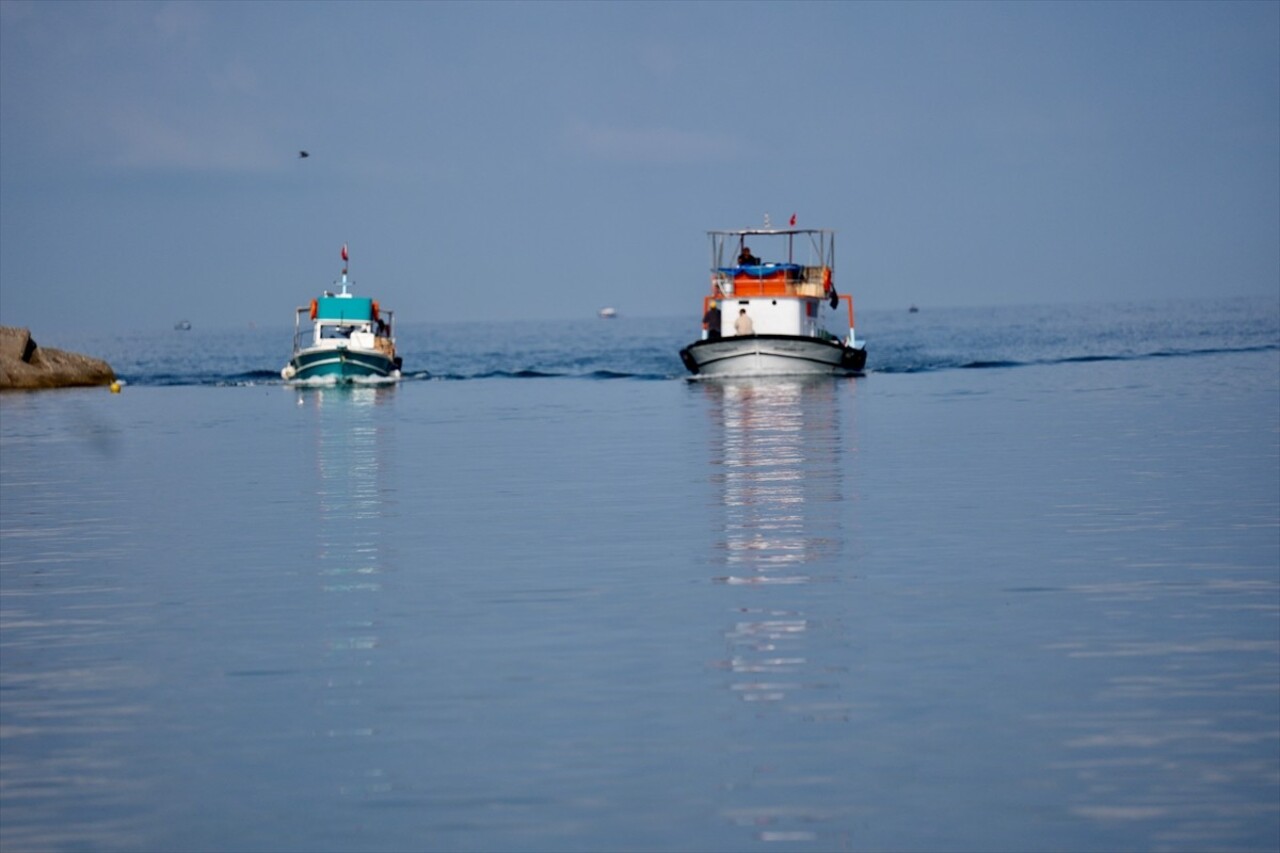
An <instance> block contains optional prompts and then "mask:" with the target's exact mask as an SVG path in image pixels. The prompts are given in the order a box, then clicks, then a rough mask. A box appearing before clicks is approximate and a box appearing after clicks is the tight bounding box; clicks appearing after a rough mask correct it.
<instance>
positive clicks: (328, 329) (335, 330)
mask: <svg viewBox="0 0 1280 853" xmlns="http://www.w3.org/2000/svg"><path fill="white" fill-rule="evenodd" d="M354 329H355V327H354V326H325V327H323V328H322V329H321V330H320V337H322V338H349V337H351V332H352V331H354Z"/></svg>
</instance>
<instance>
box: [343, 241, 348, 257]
mask: <svg viewBox="0 0 1280 853" xmlns="http://www.w3.org/2000/svg"><path fill="white" fill-rule="evenodd" d="M342 259H343V260H344V261H345V260H348V258H347V244H346V243H343V244H342Z"/></svg>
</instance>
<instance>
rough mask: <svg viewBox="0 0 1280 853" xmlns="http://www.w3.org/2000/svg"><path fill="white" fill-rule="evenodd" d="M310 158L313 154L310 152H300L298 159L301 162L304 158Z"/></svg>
mask: <svg viewBox="0 0 1280 853" xmlns="http://www.w3.org/2000/svg"><path fill="white" fill-rule="evenodd" d="M310 156H311V152H310V151H299V152H298V159H299V160H301V159H302V158H303V157H310Z"/></svg>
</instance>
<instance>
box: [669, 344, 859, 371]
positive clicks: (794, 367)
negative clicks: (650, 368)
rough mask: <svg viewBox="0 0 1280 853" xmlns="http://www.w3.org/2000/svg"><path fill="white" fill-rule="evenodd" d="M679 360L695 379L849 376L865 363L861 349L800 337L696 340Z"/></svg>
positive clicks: (682, 353)
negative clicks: (718, 377) (697, 377)
mask: <svg viewBox="0 0 1280 853" xmlns="http://www.w3.org/2000/svg"><path fill="white" fill-rule="evenodd" d="M680 360H681V361H683V362H684V366H685V367H686V368H687V369H688V370H689V372H690V373H692V374H694V375H696V376H699V377H717V376H853V375H857V374H860V373H862V370H863V368H864V367H865V366H866V363H867V351H866V349H865V348H862V347H858V348H854V347H850V346H846V345H845V344H842V343H840V342H839V341H834V340H823V339H821V338H810V337H803V336H800V335H739V336H735V337H728V338H713V339H708V340H705V341H696V342H694V343H692V344H690V345H689V346H687V347H685V348H684V349H682V350H680Z"/></svg>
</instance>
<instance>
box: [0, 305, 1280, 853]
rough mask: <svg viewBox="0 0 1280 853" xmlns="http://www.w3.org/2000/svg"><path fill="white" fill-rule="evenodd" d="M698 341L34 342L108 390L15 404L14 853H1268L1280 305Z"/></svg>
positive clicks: (6, 428) (580, 331)
mask: <svg viewBox="0 0 1280 853" xmlns="http://www.w3.org/2000/svg"><path fill="white" fill-rule="evenodd" d="M285 319H288V318H287V317H286V318H285ZM697 320H698V318H696V317H677V318H630V317H627V316H626V315H625V313H624V314H623V315H622V316H620V317H618V318H617V319H614V320H602V319H598V318H596V317H593V316H589V317H585V318H580V319H574V320H568V321H564V322H528V321H526V322H519V323H514V322H513V323H501V322H498V323H426V322H423V323H414V322H406V323H403V324H401V325H400V327H399V328H398V330H397V332H398V338H399V348H400V352H401V354H402V356H403V358H404V364H405V377H404V379H403V380H402V381H401V382H399V383H398V384H396V385H392V386H385V387H346V388H301V389H300V388H294V387H289V386H286V385H285V384H283V383H282V382H281V380H280V378H279V370H280V368H281V367H282V366H283V365H284V363H285V362H286V360H287V358H288V356H289V346H290V344H291V341H292V328H291V327H286V326H284V325H283V324H282V325H280V326H279V327H276V328H271V327H267V326H261V327H258V328H240V329H222V330H213V329H205V328H203V327H202V326H201V325H200V324H199V322H195V323H194V327H193V328H192V329H191V330H190V331H178V330H173V329H170V328H163V329H153V330H143V331H138V332H135V333H129V334H125V333H114V332H113V333H111V334H104V335H101V336H97V337H93V336H80V337H77V338H76V339H74V340H71V339H67V340H56V339H49V337H50V336H49V335H47V334H41V333H40V331H39V330H35V331H36V337H37V339H38V340H39V341H40V343H41V344H42V345H45V346H58V347H61V348H64V349H72V350H75V351H78V352H84V353H86V354H89V355H94V356H97V357H100V358H104V359H106V360H107V361H109V362H110V363H111V364H112V365H113V367H114V368H115V370H116V372H117V373H118V374H119V375H120V377H121V378H122V379H123V388H122V390H121V391H120V393H110V392H109V391H108V389H106V388H91V389H69V390H63V391H48V392H38V393H6V394H4V395H0V848H2V849H3V850H4V851H14V853H17V852H18V851H748V853H772V851H1201V850H1222V851H1275V850H1276V849H1277V848H1280V298H1271V297H1265V298H1233V299H1225V298H1224V299H1203V300H1160V301H1146V302H1130V303H1105V304H1072V305H1039V306H1005V307H999V308H932V307H930V306H922V307H921V310H920V311H919V312H918V313H909V312H908V311H906V310H905V308H904V309H903V310H898V311H888V310H883V311H865V312H861V313H860V314H859V318H858V329H857V331H858V336H859V337H860V338H865V339H866V341H867V347H868V352H869V357H868V363H867V371H866V373H865V375H862V376H858V377H850V378H839V379H833V378H823V379H814V380H807V381H800V380H787V379H776V380H767V381H766V380H756V381H751V380H737V381H733V380H724V381H689V380H688V379H687V378H686V376H685V372H684V368H683V366H682V365H681V363H680V359H679V357H678V350H679V349H680V347H681V346H682V345H684V344H687V343H689V342H690V341H692V340H694V339H695V338H696V337H697V335H698V328H699V327H698V322H697Z"/></svg>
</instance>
